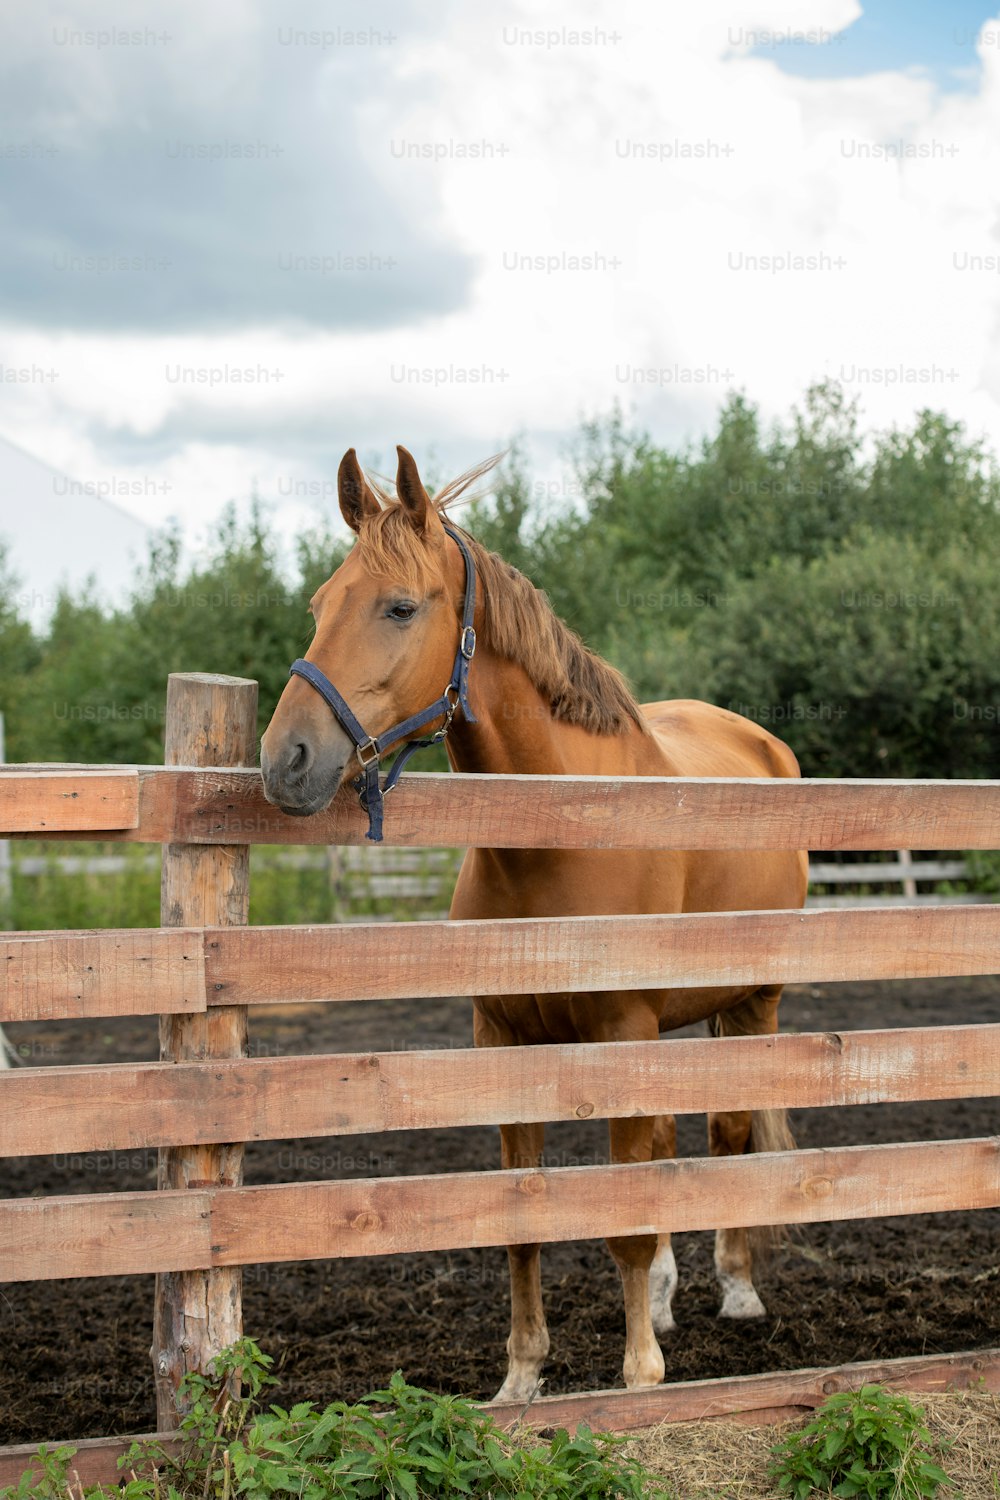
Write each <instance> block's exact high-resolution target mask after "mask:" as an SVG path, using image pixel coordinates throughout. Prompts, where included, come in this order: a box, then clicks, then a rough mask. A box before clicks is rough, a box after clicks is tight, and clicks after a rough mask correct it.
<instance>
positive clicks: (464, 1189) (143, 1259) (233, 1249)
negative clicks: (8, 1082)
mask: <svg viewBox="0 0 1000 1500" xmlns="http://www.w3.org/2000/svg"><path fill="white" fill-rule="evenodd" d="M996 1207H1000V1137H988V1138H985V1139H981V1140H962V1141H930V1142H917V1143H914V1144H911V1143H908V1142H907V1143H904V1144H899V1145H890V1146H843V1147H837V1148H831V1149H829V1150H802V1151H783V1152H774V1153H761V1154H760V1155H751V1156H744V1157H713V1158H711V1159H704V1158H698V1157H696V1158H681V1159H679V1160H672V1161H656V1162H646V1163H639V1164H626V1165H616V1166H586V1167H543V1168H538V1169H532V1170H510V1171H499V1172H451V1173H446V1174H444V1175H437V1176H432V1177H418V1176H414V1177H384V1178H362V1179H358V1180H338V1181H333V1182H303V1183H292V1184H276V1185H273V1186H267V1187H214V1188H197V1187H194V1188H190V1189H188V1190H186V1191H185V1190H183V1189H182V1190H171V1191H165V1192H164V1191H161V1192H139V1193H132V1192H128V1193H100V1194H98V1193H94V1194H89V1195H83V1196H80V1197H51V1198H24V1199H6V1200H4V1201H3V1202H0V1266H2V1267H3V1278H4V1279H5V1280H9V1281H17V1280H21V1279H22V1278H26V1279H30V1280H33V1281H42V1280H51V1279H53V1278H61V1277H73V1276H125V1275H140V1274H144V1273H147V1272H150V1271H177V1270H200V1269H208V1268H212V1267H219V1266H239V1265H251V1264H255V1263H257V1262H260V1261H264V1262H270V1263H276V1262H279V1261H289V1260H328V1259H340V1258H353V1257H357V1256H368V1255H400V1254H403V1253H411V1252H415V1251H426V1250H453V1249H455V1248H456V1247H460V1248H462V1249H480V1248H483V1247H486V1246H491V1245H509V1244H535V1243H543V1244H548V1243H551V1242H553V1241H556V1240H589V1239H598V1238H600V1239H604V1238H607V1237H608V1236H615V1235H631V1234H655V1233H659V1232H661V1231H665V1230H671V1231H682V1230H686V1229H717V1228H737V1227H740V1226H743V1225H746V1226H750V1225H757V1224H813V1223H820V1222H825V1221H828V1220H836V1219H858V1218H865V1219H876V1218H887V1217H893V1216H895V1215H897V1214H927V1213H939V1212H943V1211H945V1210H952V1209H974V1208H996Z"/></svg>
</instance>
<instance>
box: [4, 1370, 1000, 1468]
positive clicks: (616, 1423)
mask: <svg viewBox="0 0 1000 1500" xmlns="http://www.w3.org/2000/svg"><path fill="white" fill-rule="evenodd" d="M876 1383H877V1384H879V1385H885V1386H889V1387H890V1388H891V1389H892V1390H896V1391H912V1392H914V1393H917V1394H926V1395H929V1394H931V1393H933V1394H935V1395H943V1394H945V1393H947V1392H949V1391H963V1390H968V1389H972V1390H976V1391H980V1390H983V1391H993V1392H995V1391H997V1390H1000V1349H983V1350H981V1351H979V1352H978V1353H975V1352H973V1353H963V1354H925V1355H916V1356H910V1357H909V1358H905V1359H886V1360H871V1361H867V1362H865V1363H861V1364H849V1365H830V1366H825V1367H823V1366H821V1367H817V1368H814V1369H808V1370H781V1371H778V1372H776V1373H775V1374H768V1375H738V1376H734V1377H729V1378H726V1379H721V1380H685V1381H677V1382H676V1383H675V1384H673V1385H660V1386H654V1387H653V1388H652V1389H645V1390H638V1391H622V1390H612V1391H581V1392H579V1393H573V1394H570V1395H565V1396H541V1397H539V1398H538V1399H537V1400H535V1401H534V1402H532V1404H531V1405H530V1406H529V1407H528V1408H527V1410H525V1409H524V1407H523V1405H521V1404H518V1405H517V1406H507V1405H499V1404H494V1403H488V1404H486V1405H483V1406H482V1407H481V1410H482V1411H483V1412H484V1413H485V1414H486V1415H487V1416H491V1417H493V1418H494V1420H495V1421H497V1422H499V1423H500V1424H501V1425H503V1426H513V1425H514V1424H515V1423H516V1422H518V1421H523V1422H524V1423H526V1424H527V1425H529V1426H531V1427H536V1428H537V1427H542V1428H545V1427H558V1426H564V1427H569V1428H570V1430H573V1429H574V1428H575V1427H576V1426H577V1425H578V1424H579V1423H580V1422H586V1423H587V1424H588V1425H589V1426H590V1427H591V1428H593V1429H594V1430H595V1431H596V1430H603V1431H612V1432H634V1431H637V1430H638V1429H640V1428H643V1427H652V1426H655V1425H659V1424H660V1423H661V1422H701V1421H707V1420H713V1419H725V1418H729V1419H733V1418H736V1419H737V1420H742V1421H747V1422H752V1423H755V1424H758V1425H763V1424H766V1423H769V1422H772V1421H782V1420H785V1419H786V1418H787V1419H793V1418H795V1417H800V1416H801V1415H802V1414H803V1413H805V1412H809V1411H812V1410H814V1409H815V1407H817V1406H819V1405H820V1403H821V1402H823V1401H825V1400H826V1398H827V1397H828V1396H832V1395H834V1394H835V1393H836V1392H838V1391H854V1390H860V1389H861V1387H862V1386H863V1385H871V1384H876ZM135 1442H139V1443H153V1442H156V1443H159V1444H162V1446H163V1447H165V1448H166V1449H167V1451H168V1452H169V1451H171V1450H173V1449H175V1448H176V1447H177V1446H178V1445H179V1443H180V1439H179V1438H178V1437H177V1435H176V1434H175V1433H170V1432H160V1433H141V1434H139V1433H137V1434H135V1435H134V1436H131V1437H103V1438H84V1439H83V1440H81V1441H78V1442H73V1443H72V1444H71V1446H72V1447H73V1448H75V1450H76V1454H75V1457H74V1459H73V1469H74V1470H75V1472H76V1473H77V1474H79V1476H80V1479H81V1480H82V1481H83V1483H84V1484H85V1485H92V1484H104V1485H114V1484H117V1482H118V1480H119V1478H120V1471H119V1469H118V1459H119V1457H120V1456H121V1455H122V1454H123V1453H127V1452H128V1450H129V1448H130V1447H131V1445H132V1444H133V1443H135ZM61 1446H62V1443H61V1442H59V1441H54V1442H50V1443H49V1447H50V1448H56V1447H61ZM36 1458H37V1444H35V1443H21V1444H18V1445H17V1446H16V1447H9V1448H0V1486H7V1485H15V1486H16V1484H17V1482H18V1480H19V1479H20V1478H21V1475H22V1474H23V1473H25V1472H27V1471H28V1470H29V1469H36V1470H37V1463H36Z"/></svg>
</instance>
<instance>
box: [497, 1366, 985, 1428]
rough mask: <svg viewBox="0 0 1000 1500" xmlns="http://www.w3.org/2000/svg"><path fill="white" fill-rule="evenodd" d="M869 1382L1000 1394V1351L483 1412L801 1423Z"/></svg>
mask: <svg viewBox="0 0 1000 1500" xmlns="http://www.w3.org/2000/svg"><path fill="white" fill-rule="evenodd" d="M863 1385H883V1386H888V1387H889V1388H890V1389H892V1390H895V1391H913V1392H914V1393H919V1394H923V1395H931V1394H934V1395H943V1394H944V1393H946V1392H948V1391H964V1390H969V1389H972V1390H976V1391H1000V1349H983V1350H982V1351H981V1352H979V1353H974V1352H972V1353H963V1354H929V1355H928V1354H924V1355H916V1356H911V1357H909V1358H906V1359H880V1360H867V1361H865V1362H864V1363H860V1364H849V1365H831V1366H828V1367H822V1366H820V1367H818V1368H814V1369H809V1370H779V1371H776V1372H775V1373H774V1374H767V1375H737V1376H731V1377H729V1378H728V1379H723V1380H685V1381H678V1382H677V1383H676V1384H673V1385H658V1386H653V1387H652V1388H647V1389H645V1390H637V1391H620V1390H613V1391H582V1392H580V1393H579V1394H577V1393H573V1394H571V1395H566V1396H541V1397H539V1398H538V1399H536V1400H535V1401H533V1402H532V1404H531V1405H530V1406H529V1407H528V1409H527V1411H524V1407H523V1404H521V1405H517V1406H512V1405H501V1404H499V1403H497V1404H491V1405H489V1406H486V1407H484V1408H483V1409H484V1411H487V1412H489V1413H490V1415H491V1416H493V1417H495V1419H496V1421H498V1422H500V1423H501V1424H502V1425H503V1426H513V1425H514V1423H515V1422H517V1421H518V1420H519V1419H520V1420H522V1421H523V1422H525V1423H526V1424H527V1425H528V1426H530V1427H536V1428H537V1427H569V1428H570V1430H571V1431H572V1430H573V1429H574V1428H575V1427H576V1426H577V1424H578V1423H580V1422H586V1423H587V1424H588V1426H590V1427H591V1428H592V1429H593V1430H595V1431H602V1430H603V1431H611V1432H635V1431H636V1430H638V1429H639V1428H642V1427H653V1426H655V1425H657V1424H659V1423H660V1422H705V1421H713V1420H719V1419H727V1418H728V1419H729V1420H732V1419H733V1418H736V1419H738V1420H741V1421H746V1422H750V1423H754V1424H757V1425H762V1424H764V1423H769V1422H780V1421H788V1420H794V1419H795V1418H796V1417H799V1418H801V1417H802V1416H803V1415H805V1414H806V1413H807V1412H810V1411H814V1410H815V1408H816V1407H817V1406H819V1405H821V1404H822V1402H824V1401H825V1400H826V1399H827V1397H829V1396H834V1395H836V1394H837V1393H838V1392H839V1391H857V1390H860V1389H861V1387H862V1386H863ZM522 1413H523V1416H522Z"/></svg>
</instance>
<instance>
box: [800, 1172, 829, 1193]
mask: <svg viewBox="0 0 1000 1500" xmlns="http://www.w3.org/2000/svg"><path fill="white" fill-rule="evenodd" d="M802 1192H803V1195H804V1196H805V1197H806V1198H829V1196H830V1194H831V1193H832V1192H833V1178H832V1177H806V1178H804V1179H803V1182H802Z"/></svg>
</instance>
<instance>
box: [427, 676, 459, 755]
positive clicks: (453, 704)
mask: <svg viewBox="0 0 1000 1500" xmlns="http://www.w3.org/2000/svg"><path fill="white" fill-rule="evenodd" d="M449 693H454V694H455V698H454V701H452V700H451V699H448V707H447V709H446V710H445V716H444V723H443V724H442V725H441V728H440V729H436V730H435V731H434V733H433V734H432V735H431V744H432V745H438V744H440V743H441V741H442V740H443V739H444V738H445V737H446V736H447V733H448V730H449V729H450V728H451V721H452V719H453V718H454V717H455V711H456V709H457V708H458V705H459V703H460V702H461V694H460V693H459V691H458V688H457V687H456V686H455V684H454V683H453V682H449V684H448V686H447V687H446V688H445V690H444V696H445V697H446V698H447V697H448V694H449Z"/></svg>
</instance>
